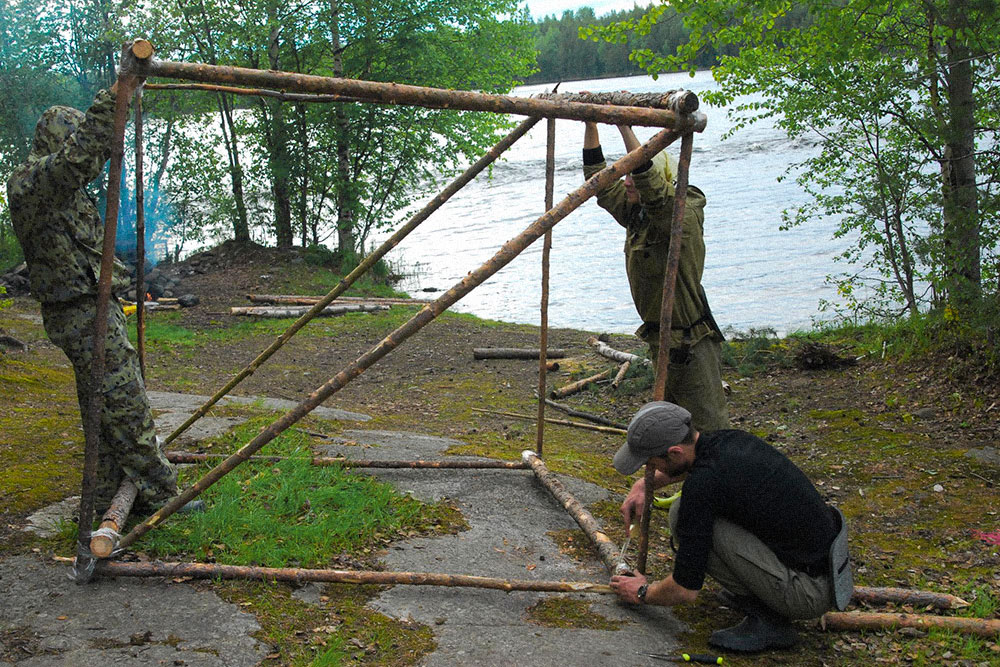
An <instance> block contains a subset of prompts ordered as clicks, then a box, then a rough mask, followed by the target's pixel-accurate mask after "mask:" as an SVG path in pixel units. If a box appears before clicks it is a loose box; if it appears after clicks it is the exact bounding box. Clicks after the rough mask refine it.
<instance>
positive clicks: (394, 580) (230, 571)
mask: <svg viewBox="0 0 1000 667" xmlns="http://www.w3.org/2000/svg"><path fill="white" fill-rule="evenodd" d="M56 560H57V561H60V562H64V561H65V560H68V559H63V558H56ZM96 573H97V574H101V575H104V576H107V577H169V578H172V579H179V578H187V577H190V578H192V579H253V580H257V581H288V582H292V583H299V582H303V581H321V582H326V583H332V584H374V585H379V586H395V585H405V586H453V587H463V588H490V589H493V590H500V591H508V592H510V591H543V592H554V593H599V594H602V595H608V594H612V593H614V591H612V590H611V586H609V585H607V584H592V583H590V582H588V581H545V580H538V581H528V580H524V579H497V578H493V577H476V576H471V575H466V574H438V573H435V572H368V571H364V570H309V569H305V568H297V567H254V566H250V565H220V564H217V563H167V562H162V561H154V562H151V563H123V562H119V561H101V562H100V563H98V565H97V569H96Z"/></svg>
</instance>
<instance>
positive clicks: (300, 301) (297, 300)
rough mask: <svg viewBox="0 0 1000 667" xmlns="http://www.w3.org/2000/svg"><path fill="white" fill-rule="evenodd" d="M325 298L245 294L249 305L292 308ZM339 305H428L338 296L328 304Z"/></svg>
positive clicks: (423, 301) (411, 301)
mask: <svg viewBox="0 0 1000 667" xmlns="http://www.w3.org/2000/svg"><path fill="white" fill-rule="evenodd" d="M324 298H326V297H325V296H296V295H294V294H247V299H249V300H250V303H283V304H289V305H294V306H313V305H315V304H317V303H319V302H320V301H322V300H323V299H324ZM340 303H380V304H387V305H390V306H395V305H400V306H410V305H424V304H428V303H430V301H428V300H427V299H395V298H392V297H382V296H338V297H337V298H336V299H334V300H333V301H331V302H330V304H331V305H337V304H340Z"/></svg>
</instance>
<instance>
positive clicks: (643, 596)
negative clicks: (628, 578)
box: [635, 584, 649, 604]
mask: <svg viewBox="0 0 1000 667" xmlns="http://www.w3.org/2000/svg"><path fill="white" fill-rule="evenodd" d="M648 591H649V584H643V585H642V586H639V590H637V591H636V592H635V596H636V597H637V598H639V602H641V603H642V604H646V593H647V592H648Z"/></svg>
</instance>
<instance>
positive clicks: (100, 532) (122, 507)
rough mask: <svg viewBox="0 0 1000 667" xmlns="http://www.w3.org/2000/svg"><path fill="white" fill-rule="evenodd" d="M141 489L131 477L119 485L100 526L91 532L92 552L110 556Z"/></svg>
mask: <svg viewBox="0 0 1000 667" xmlns="http://www.w3.org/2000/svg"><path fill="white" fill-rule="evenodd" d="M138 494H139V490H138V489H137V488H136V486H135V484H134V483H133V482H132V480H130V479H126V480H125V481H124V482H122V483H121V486H119V487H118V492H117V493H115V496H114V498H112V499H111V507H109V508H108V511H107V512H105V513H104V517H103V518H102V519H101V525H100V527H99V528H98V529H97V530H95V531H94V532H93V533H91V534H90V553H92V554H94V555H95V556H97V557H98V558H109V557H110V556H111V554H112V553H113V552H114V550H115V547H117V546H118V542H119V540H121V537H122V536H121V530H122V528H124V527H125V522H126V521H128V515H129V512H131V511H132V504H133V503H135V497H136V496H137V495H138Z"/></svg>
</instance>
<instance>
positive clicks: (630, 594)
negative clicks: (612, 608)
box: [611, 574, 646, 604]
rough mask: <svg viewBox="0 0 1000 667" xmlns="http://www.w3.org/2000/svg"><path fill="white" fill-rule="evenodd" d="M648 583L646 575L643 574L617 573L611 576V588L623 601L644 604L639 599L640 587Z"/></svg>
mask: <svg viewBox="0 0 1000 667" xmlns="http://www.w3.org/2000/svg"><path fill="white" fill-rule="evenodd" d="M645 583H646V577H645V576H643V575H641V574H624V575H623V574H616V575H615V576H613V577H611V589H612V590H613V591H614V592H615V593H617V594H618V597H619V599H621V601H622V602H631V603H632V604H642V600H640V599H639V595H638V592H639V587H640V586H642V585H643V584H645Z"/></svg>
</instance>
